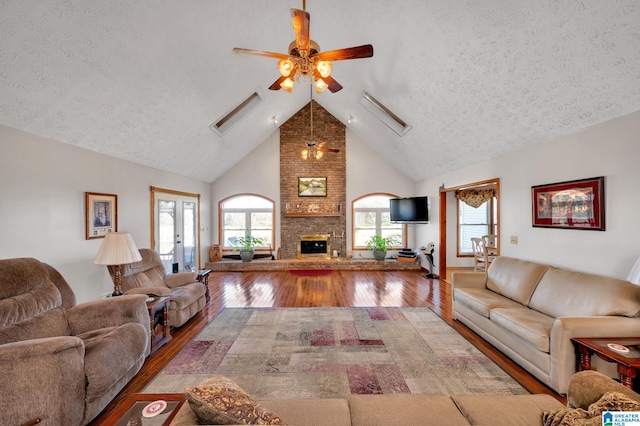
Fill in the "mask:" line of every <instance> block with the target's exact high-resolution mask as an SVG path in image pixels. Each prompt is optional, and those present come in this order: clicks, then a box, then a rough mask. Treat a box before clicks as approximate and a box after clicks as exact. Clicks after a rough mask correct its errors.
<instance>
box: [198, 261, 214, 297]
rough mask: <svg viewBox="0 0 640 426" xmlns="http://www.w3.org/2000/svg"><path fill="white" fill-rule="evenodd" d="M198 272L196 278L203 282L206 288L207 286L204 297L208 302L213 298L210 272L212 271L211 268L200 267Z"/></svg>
mask: <svg viewBox="0 0 640 426" xmlns="http://www.w3.org/2000/svg"><path fill="white" fill-rule="evenodd" d="M196 273H197V274H198V275H197V277H196V279H197V280H198V281H200V282H201V283H202V284H204V288H205V293H204V297H205V298H206V299H207V302H208V301H209V299H210V298H211V296H209V274H210V273H211V269H199V270H197V271H196Z"/></svg>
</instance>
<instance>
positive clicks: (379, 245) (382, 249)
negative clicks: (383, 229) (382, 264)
mask: <svg viewBox="0 0 640 426" xmlns="http://www.w3.org/2000/svg"><path fill="white" fill-rule="evenodd" d="M365 244H366V245H367V248H368V249H369V250H371V251H373V257H374V258H375V259H376V260H380V261H382V260H384V258H385V257H386V256H387V247H389V246H391V245H393V244H395V240H394V239H393V238H389V237H381V236H380V235H374V236H372V237H371V238H369V239H368V240H367V241H366V242H365Z"/></svg>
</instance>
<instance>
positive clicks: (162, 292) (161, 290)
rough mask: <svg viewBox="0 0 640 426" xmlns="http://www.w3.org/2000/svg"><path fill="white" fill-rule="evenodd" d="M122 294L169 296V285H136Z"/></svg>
mask: <svg viewBox="0 0 640 426" xmlns="http://www.w3.org/2000/svg"><path fill="white" fill-rule="evenodd" d="M124 294H146V295H149V296H171V289H170V288H169V287H136V288H130V289H129V290H127V291H125V292H124Z"/></svg>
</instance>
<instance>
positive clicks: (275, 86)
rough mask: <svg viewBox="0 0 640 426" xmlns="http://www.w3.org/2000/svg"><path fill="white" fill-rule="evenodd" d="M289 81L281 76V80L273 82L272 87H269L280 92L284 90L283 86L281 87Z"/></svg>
mask: <svg viewBox="0 0 640 426" xmlns="http://www.w3.org/2000/svg"><path fill="white" fill-rule="evenodd" d="M286 79H287V77H284V76H280V78H279V79H277V80H276V81H274V82H273V84H272V85H271V86H269V90H280V89H282V86H280V84H281V83H282V82H283V81H285V80H286Z"/></svg>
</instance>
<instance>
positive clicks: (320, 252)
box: [298, 234, 331, 259]
mask: <svg viewBox="0 0 640 426" xmlns="http://www.w3.org/2000/svg"><path fill="white" fill-rule="evenodd" d="M329 253H331V246H330V245H329V234H317V235H301V236H300V238H299V239H298V259H303V258H326V259H328V258H329V257H330V255H329Z"/></svg>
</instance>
